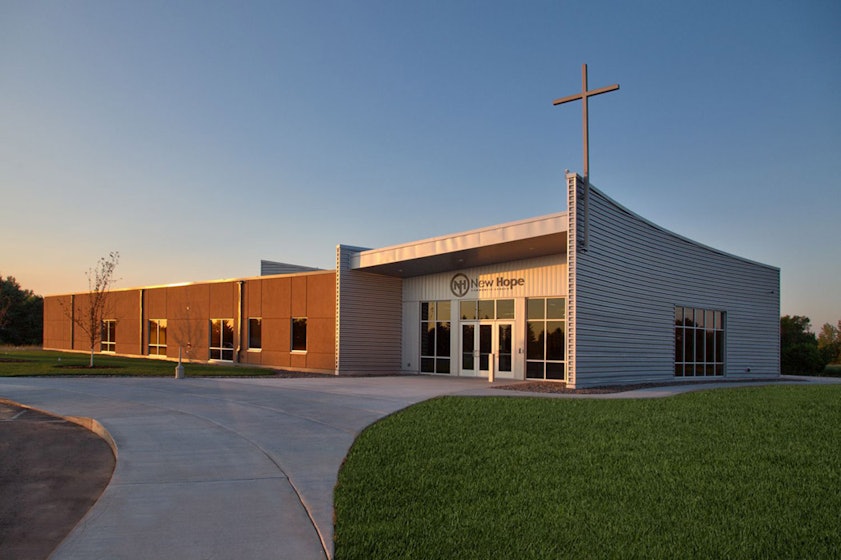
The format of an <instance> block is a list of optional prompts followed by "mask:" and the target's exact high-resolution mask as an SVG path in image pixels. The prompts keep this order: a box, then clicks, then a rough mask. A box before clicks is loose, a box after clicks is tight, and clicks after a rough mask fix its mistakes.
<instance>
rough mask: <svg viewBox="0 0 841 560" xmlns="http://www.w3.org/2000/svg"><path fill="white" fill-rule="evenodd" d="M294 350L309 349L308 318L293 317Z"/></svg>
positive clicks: (303, 350) (302, 350) (304, 350)
mask: <svg viewBox="0 0 841 560" xmlns="http://www.w3.org/2000/svg"><path fill="white" fill-rule="evenodd" d="M292 351H293V352H306V351H307V318H306V317H293V318H292Z"/></svg>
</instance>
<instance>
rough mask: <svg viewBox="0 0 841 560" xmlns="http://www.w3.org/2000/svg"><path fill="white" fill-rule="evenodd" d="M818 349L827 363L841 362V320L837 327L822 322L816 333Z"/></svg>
mask: <svg viewBox="0 0 841 560" xmlns="http://www.w3.org/2000/svg"><path fill="white" fill-rule="evenodd" d="M818 349H819V350H820V352H821V356H822V357H823V359H824V360H826V361H827V362H828V363H831V364H832V363H841V321H838V326H837V327H834V326H832V325H831V324H829V323H824V326H823V327H821V332H820V333H818Z"/></svg>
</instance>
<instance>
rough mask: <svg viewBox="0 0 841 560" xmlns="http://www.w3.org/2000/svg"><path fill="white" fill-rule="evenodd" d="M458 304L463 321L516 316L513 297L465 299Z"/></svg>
mask: <svg viewBox="0 0 841 560" xmlns="http://www.w3.org/2000/svg"><path fill="white" fill-rule="evenodd" d="M458 305H459V309H458V314H459V317H461V320H462V321H475V320H477V319H481V320H489V319H513V318H514V300H513V299H480V300H475V299H463V300H461V301H460V302H459V303H458Z"/></svg>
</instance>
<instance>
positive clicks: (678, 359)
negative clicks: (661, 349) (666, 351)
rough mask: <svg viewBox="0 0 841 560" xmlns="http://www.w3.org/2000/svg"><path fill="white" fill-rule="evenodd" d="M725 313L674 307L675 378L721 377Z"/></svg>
mask: <svg viewBox="0 0 841 560" xmlns="http://www.w3.org/2000/svg"><path fill="white" fill-rule="evenodd" d="M725 320H726V314H725V312H724V311H716V310H713V309H699V308H697V307H681V306H676V307H675V376H676V377H708V376H719V375H724V344H725V343H724V339H725V336H724V332H725Z"/></svg>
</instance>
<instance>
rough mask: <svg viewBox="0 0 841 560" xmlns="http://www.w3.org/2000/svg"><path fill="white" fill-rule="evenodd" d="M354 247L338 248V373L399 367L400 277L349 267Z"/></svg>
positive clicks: (399, 368) (364, 371) (399, 369)
mask: <svg viewBox="0 0 841 560" xmlns="http://www.w3.org/2000/svg"><path fill="white" fill-rule="evenodd" d="M358 250H359V249H357V248H354V247H345V246H339V247H338V248H337V263H336V264H337V266H336V279H337V285H338V289H337V298H338V299H337V311H336V332H337V340H336V344H337V352H336V370H337V373H339V374H341V373H382V372H387V373H397V372H399V371H401V362H402V360H401V358H402V354H401V341H402V303H401V296H402V293H403V287H402V281H401V279H400V278H392V277H389V276H381V275H377V274H370V273H366V272H360V271H355V270H351V269H350V256H351V255H352V254H353V253H355V252H358Z"/></svg>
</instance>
